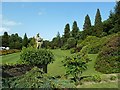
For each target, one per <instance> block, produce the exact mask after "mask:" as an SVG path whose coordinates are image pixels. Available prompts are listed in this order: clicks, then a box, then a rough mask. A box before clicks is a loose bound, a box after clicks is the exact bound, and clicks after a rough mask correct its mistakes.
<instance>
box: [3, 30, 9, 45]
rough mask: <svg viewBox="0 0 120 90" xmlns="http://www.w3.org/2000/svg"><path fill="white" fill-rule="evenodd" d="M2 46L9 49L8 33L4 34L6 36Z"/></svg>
mask: <svg viewBox="0 0 120 90" xmlns="http://www.w3.org/2000/svg"><path fill="white" fill-rule="evenodd" d="M2 46H4V47H9V35H8V33H7V32H4V35H3V36H2Z"/></svg>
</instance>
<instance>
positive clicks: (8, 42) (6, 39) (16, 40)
mask: <svg viewBox="0 0 120 90" xmlns="http://www.w3.org/2000/svg"><path fill="white" fill-rule="evenodd" d="M0 40H1V41H2V43H1V45H0V46H2V47H10V49H22V47H28V46H34V44H35V39H34V38H28V37H27V34H26V33H25V35H24V38H23V39H22V37H20V36H19V35H18V33H15V34H11V35H8V33H7V32H4V34H3V35H2V36H0Z"/></svg>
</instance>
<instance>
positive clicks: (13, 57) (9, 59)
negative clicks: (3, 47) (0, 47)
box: [0, 53, 20, 64]
mask: <svg viewBox="0 0 120 90" xmlns="http://www.w3.org/2000/svg"><path fill="white" fill-rule="evenodd" d="M0 58H2V59H0V64H1V63H2V64H5V63H10V64H15V63H16V62H17V61H18V60H19V59H20V53H13V54H8V55H4V56H0Z"/></svg>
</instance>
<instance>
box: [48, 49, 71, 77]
mask: <svg viewBox="0 0 120 90" xmlns="http://www.w3.org/2000/svg"><path fill="white" fill-rule="evenodd" d="M52 52H53V54H54V56H55V61H54V62H53V63H51V64H49V65H48V73H49V74H50V75H53V76H55V75H64V74H65V68H64V66H63V63H62V62H61V61H62V60H64V58H65V56H69V55H70V51H69V50H64V51H62V50H59V49H57V50H52Z"/></svg>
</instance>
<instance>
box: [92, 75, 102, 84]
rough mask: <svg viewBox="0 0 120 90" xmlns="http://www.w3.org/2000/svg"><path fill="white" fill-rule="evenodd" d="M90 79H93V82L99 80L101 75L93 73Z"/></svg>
mask: <svg viewBox="0 0 120 90" xmlns="http://www.w3.org/2000/svg"><path fill="white" fill-rule="evenodd" d="M92 80H93V81H94V82H101V77H100V75H94V76H93V77H92Z"/></svg>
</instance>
